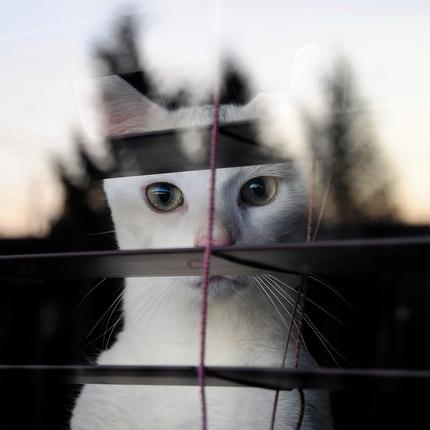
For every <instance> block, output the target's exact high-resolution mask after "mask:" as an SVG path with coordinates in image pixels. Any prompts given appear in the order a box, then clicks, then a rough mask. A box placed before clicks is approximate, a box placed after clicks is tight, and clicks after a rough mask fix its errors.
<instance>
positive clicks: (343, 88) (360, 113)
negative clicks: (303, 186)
mask: <svg viewBox="0 0 430 430" xmlns="http://www.w3.org/2000/svg"><path fill="white" fill-rule="evenodd" d="M323 95H324V100H325V103H326V106H325V113H324V116H323V118H322V119H321V120H319V119H315V118H313V117H311V116H310V115H309V114H305V124H306V129H307V134H308V141H309V144H310V146H311V149H312V151H313V153H314V154H315V157H316V159H317V160H318V165H319V179H320V183H322V184H327V182H328V181H330V182H331V189H330V191H331V192H330V196H331V197H330V205H329V206H330V208H329V211H330V212H331V216H332V217H334V218H335V219H336V220H337V221H338V222H341V223H344V224H351V223H365V222H369V221H375V220H378V221H393V220H395V218H396V216H397V209H396V207H395V205H394V203H393V198H392V183H393V178H392V176H391V174H390V172H389V168H388V166H387V165H386V163H385V160H384V159H383V157H382V153H381V151H380V148H379V147H378V146H377V141H376V138H375V135H374V132H373V130H372V123H371V120H370V118H369V116H368V114H367V112H366V106H365V103H364V102H363V101H362V100H361V99H360V97H359V95H358V91H357V89H356V85H355V81H354V77H353V73H352V70H351V66H350V65H349V63H348V62H347V61H346V59H345V58H338V59H337V61H336V62H335V64H334V67H333V71H332V73H331V74H330V75H329V76H326V78H325V79H324V80H323Z"/></svg>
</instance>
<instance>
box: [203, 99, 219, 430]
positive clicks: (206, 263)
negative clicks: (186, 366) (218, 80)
mask: <svg viewBox="0 0 430 430" xmlns="http://www.w3.org/2000/svg"><path fill="white" fill-rule="evenodd" d="M213 104H214V110H213V122H212V130H211V144H210V184H209V211H208V234H207V242H206V245H205V254H204V259H203V279H202V292H201V310H200V312H201V313H200V363H199V368H198V380H199V386H200V399H201V413H202V430H207V428H208V419H207V405H206V392H205V382H206V374H205V354H206V326H207V315H208V288H209V273H210V265H211V254H212V242H213V240H212V239H213V224H214V213H215V183H216V155H217V147H218V127H219V106H220V101H219V96H218V94H217V92H215V94H214V103H213Z"/></svg>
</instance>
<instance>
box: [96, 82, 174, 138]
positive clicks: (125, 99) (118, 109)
mask: <svg viewBox="0 0 430 430" xmlns="http://www.w3.org/2000/svg"><path fill="white" fill-rule="evenodd" d="M99 81H100V87H101V89H102V94H103V107H104V111H105V124H106V125H105V130H106V131H105V134H106V135H107V136H108V137H118V136H124V135H127V134H134V133H141V132H143V131H148V130H155V129H158V128H162V127H161V124H162V121H163V118H164V117H165V116H166V114H167V111H166V110H165V109H163V108H162V107H161V106H159V105H158V104H156V103H154V102H152V101H151V100H149V99H148V98H147V97H145V96H144V95H143V94H141V93H140V92H139V91H137V90H136V89H135V88H134V87H132V86H131V85H130V84H129V83H128V82H126V81H125V80H124V79H122V78H121V77H119V76H117V75H112V76H103V77H101V78H99Z"/></svg>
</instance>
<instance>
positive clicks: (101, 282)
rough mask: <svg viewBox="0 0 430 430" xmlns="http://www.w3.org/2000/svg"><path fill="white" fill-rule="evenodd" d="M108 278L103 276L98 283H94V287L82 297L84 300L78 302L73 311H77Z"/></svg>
mask: <svg viewBox="0 0 430 430" xmlns="http://www.w3.org/2000/svg"><path fill="white" fill-rule="evenodd" d="M106 279H107V278H103V279H102V280H100V281H99V282H97V283H96V285H94V287H92V288H91V290H90V291H88V292H87V293H86V294H85V296H84V297H83V298H82V300H81V301H80V302H79V303H78V305H77V306H76V308H75V310H74V311H73V312H76V311H77V310H78V309H79V308H80V306H81V305H82V303H84V301H85V300H86V299H87V298H88V296H89V295H90V294H91V293H92V292H93V291H94V290H95V289H96V288H97V287H98V286H100V285H101V284H103V282H104V281H106Z"/></svg>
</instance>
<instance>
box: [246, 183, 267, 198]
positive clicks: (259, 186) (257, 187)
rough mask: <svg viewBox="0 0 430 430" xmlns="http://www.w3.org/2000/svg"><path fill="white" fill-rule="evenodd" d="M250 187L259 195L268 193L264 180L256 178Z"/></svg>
mask: <svg viewBox="0 0 430 430" xmlns="http://www.w3.org/2000/svg"><path fill="white" fill-rule="evenodd" d="M249 188H251V190H252V192H253V193H254V194H255V195H256V196H257V197H263V196H264V195H265V194H266V187H265V184H264V182H263V181H262V180H261V179H260V180H258V179H257V180H255V181H254V182H253V183H251V184H250V185H249Z"/></svg>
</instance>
